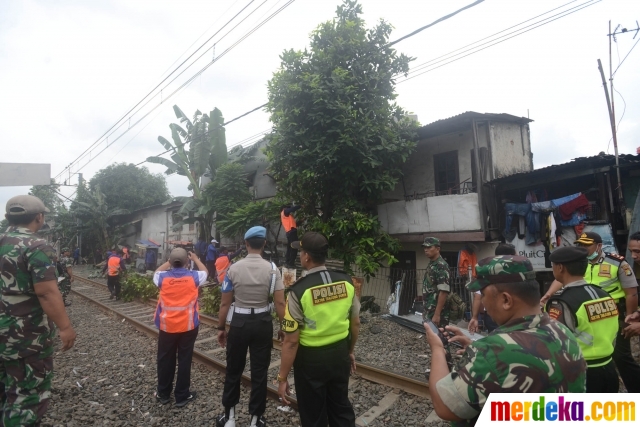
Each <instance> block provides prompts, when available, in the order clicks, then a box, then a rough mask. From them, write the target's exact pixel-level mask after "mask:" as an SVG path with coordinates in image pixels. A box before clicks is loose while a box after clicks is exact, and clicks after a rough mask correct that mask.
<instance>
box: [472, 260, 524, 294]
mask: <svg viewBox="0 0 640 427" xmlns="http://www.w3.org/2000/svg"><path fill="white" fill-rule="evenodd" d="M535 278H536V272H535V271H533V266H532V265H531V261H529V259H528V258H526V257H523V256H517V255H499V256H493V257H488V258H483V259H481V260H480V261H478V264H477V265H476V278H475V279H474V280H473V281H471V282H470V283H469V284H468V285H467V289H468V290H470V291H479V290H480V289H483V288H485V287H487V286H489V285H494V284H499V283H510V284H511V283H524V282H528V281H529V280H534V279H535Z"/></svg>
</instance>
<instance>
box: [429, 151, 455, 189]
mask: <svg viewBox="0 0 640 427" xmlns="http://www.w3.org/2000/svg"><path fill="white" fill-rule="evenodd" d="M433 170H434V171H435V182H436V194H437V195H444V194H457V193H458V180H459V174H458V151H448V152H446V153H441V154H435V155H434V156H433Z"/></svg>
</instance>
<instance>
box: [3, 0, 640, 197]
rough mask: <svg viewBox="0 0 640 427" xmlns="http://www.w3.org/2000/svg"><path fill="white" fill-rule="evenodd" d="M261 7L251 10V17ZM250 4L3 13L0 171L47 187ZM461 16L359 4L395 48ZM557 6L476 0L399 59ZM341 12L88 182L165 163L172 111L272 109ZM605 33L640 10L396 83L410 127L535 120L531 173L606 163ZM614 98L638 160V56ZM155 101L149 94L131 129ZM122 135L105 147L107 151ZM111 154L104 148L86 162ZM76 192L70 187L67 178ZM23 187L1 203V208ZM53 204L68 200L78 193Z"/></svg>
mask: <svg viewBox="0 0 640 427" xmlns="http://www.w3.org/2000/svg"><path fill="white" fill-rule="evenodd" d="M262 1H264V0H256V1H255V2H254V3H253V4H252V5H251V6H250V7H249V9H248V10H252V9H253V8H254V7H255V6H257V5H258V4H260V3H262ZM585 1H586V0H579V1H576V2H574V3H572V5H571V6H576V5H579V4H581V3H584V2H585ZM248 2H249V0H216V1H213V0H209V1H197V0H181V1H169V0H148V1H143V0H112V1H99V0H92V1H90V2H87V1H83V0H58V1H49V0H42V1H34V0H2V1H0V97H1V99H2V103H1V104H0V125H1V128H2V133H3V135H2V151H1V152H2V157H0V161H3V162H25V163H26V162H29V163H51V165H52V173H53V175H57V174H58V173H59V172H61V171H62V170H63V169H64V167H65V166H66V165H67V164H69V163H70V162H71V161H72V160H73V159H75V158H76V157H77V156H78V155H80V154H81V153H82V152H83V151H84V150H85V149H86V148H87V147H88V146H89V145H90V144H92V143H93V142H94V141H96V140H97V139H98V138H99V137H100V136H101V135H102V134H103V133H104V132H105V131H107V129H108V128H109V127H111V126H112V125H113V124H114V123H115V122H116V120H118V119H119V118H120V117H121V116H123V115H124V113H125V112H127V111H128V110H129V109H130V108H131V107H132V106H133V105H135V104H136V103H137V102H138V101H139V100H140V99H141V98H142V97H143V96H144V95H146V94H147V92H148V91H149V90H151V89H152V88H153V87H154V86H155V85H156V84H158V83H159V82H160V80H161V79H162V78H163V77H164V76H165V75H166V74H167V71H168V70H169V69H172V68H173V67H175V65H177V63H175V61H176V60H178V59H179V58H182V59H184V58H186V56H187V55H184V53H185V52H189V53H191V52H192V51H193V50H195V48H196V47H198V46H199V45H200V44H202V43H203V42H204V40H206V39H207V38H208V37H210V36H211V35H212V34H213V33H214V32H215V31H216V30H217V29H219V28H220V26H221V25H222V24H223V23H224V22H226V21H227V20H228V19H230V17H231V16H233V14H235V13H236V12H237V11H239V10H240V9H241V8H242V7H244V6H245V5H246V4H247V3H248ZM471 2H472V0H448V1H434V0H416V1H411V0H394V1H389V0H361V4H362V5H363V8H364V12H365V19H366V20H367V23H368V24H369V25H373V24H375V22H376V21H377V20H378V19H379V18H384V19H385V20H387V21H388V22H390V23H391V24H392V25H393V26H394V27H395V30H394V32H393V34H392V37H391V39H392V40H395V39H397V38H399V37H401V36H403V35H405V34H407V33H410V32H411V31H413V30H415V29H417V28H419V27H421V26H423V25H426V24H428V23H430V22H432V21H434V20H435V19H437V18H439V17H441V16H443V15H446V14H448V13H450V12H453V11H454V10H456V9H458V8H460V7H462V6H464V5H466V4H469V3H471ZM567 2H569V0H564V1H563V0H528V1H525V0H517V1H516V0H486V1H485V2H484V3H481V4H479V5H478V6H476V7H474V8H472V9H469V10H466V11H464V12H462V13H461V14H459V15H457V16H455V17H453V18H451V19H449V20H448V21H445V22H443V23H440V24H438V25H436V26H435V27H432V28H430V29H427V30H425V31H424V32H422V33H420V34H419V35H416V36H414V37H412V38H410V39H408V40H406V41H403V42H401V43H399V44H397V45H396V48H397V49H398V50H399V51H400V52H403V53H406V54H408V55H410V56H413V57H415V58H417V59H416V61H414V63H413V64H414V66H415V65H419V64H421V63H423V62H425V61H428V60H430V59H433V58H435V57H438V56H440V55H443V54H445V53H448V52H450V51H452V50H455V49H458V48H460V47H462V46H464V45H466V44H468V43H472V42H474V41H476V40H478V39H481V38H483V37H486V36H489V35H491V34H493V33H495V32H498V31H500V30H503V29H505V28H507V27H510V26H512V25H515V24H517V23H519V22H521V21H524V20H525V19H529V18H532V17H534V16H536V15H538V14H541V13H543V12H546V11H548V10H550V9H553V8H555V7H558V6H561V5H563V4H565V3H567ZM284 3H285V0H266V3H265V4H264V5H263V6H262V7H261V8H260V9H258V11H257V12H256V13H255V14H254V15H252V16H251V17H250V18H248V19H247V21H245V23H244V24H243V25H241V26H240V27H238V28H237V29H236V30H234V31H233V32H232V33H231V34H229V35H228V36H227V37H226V38H225V39H224V40H222V41H221V42H220V43H218V44H217V45H216V52H217V54H220V53H221V52H222V51H224V50H225V49H226V48H228V47H229V46H231V45H232V44H233V43H234V42H235V41H236V40H238V39H239V38H240V37H241V36H242V35H244V34H245V33H246V32H247V31H248V30H249V29H250V28H252V27H253V26H254V25H255V24H256V23H257V22H259V21H261V20H262V18H261V17H263V16H268V15H265V13H266V12H267V11H268V10H270V8H272V9H271V11H270V12H269V14H271V13H272V12H273V11H275V10H276V9H277V8H279V7H280V6H282V5H283V4H284ZM338 4H339V1H338V0H296V1H295V2H294V3H293V4H291V5H290V6H289V7H288V8H286V9H285V10H284V11H283V12H282V13H280V14H278V15H277V16H276V17H275V18H274V19H273V20H271V21H270V22H269V23H267V24H266V25H265V26H263V27H262V28H261V29H259V30H258V31H257V32H256V33H254V34H253V35H251V36H250V37H249V38H247V39H246V40H245V41H244V42H242V43H241V44H239V45H238V46H237V47H236V48H234V49H233V50H232V51H230V52H229V54H227V55H226V56H225V57H223V58H221V59H220V61H219V62H217V63H215V64H214V65H213V66H212V67H210V68H209V69H208V70H207V71H205V72H204V73H203V74H202V75H201V76H200V77H198V78H196V80H195V81H194V82H193V83H192V84H191V85H190V86H189V87H188V88H187V89H186V90H184V91H182V92H180V93H179V94H177V95H175V96H173V97H172V98H170V99H168V100H166V101H165V103H164V104H162V105H161V106H160V108H158V109H157V110H155V111H154V112H153V113H151V114H150V115H149V116H148V117H147V118H146V119H145V120H143V121H142V122H141V123H140V124H139V125H137V126H136V127H134V128H132V129H131V130H130V131H129V133H127V134H126V135H124V136H123V137H122V138H121V139H120V140H118V141H117V142H116V143H114V144H113V145H112V146H111V147H109V148H108V149H107V150H106V151H105V152H104V153H103V154H101V155H100V156H97V157H96V158H95V160H93V161H92V162H91V163H89V164H88V165H87V166H86V167H85V168H84V169H83V170H82V171H81V172H82V173H84V177H85V179H90V178H91V176H92V175H93V174H94V173H95V172H96V171H97V170H99V169H101V168H103V167H105V166H107V165H109V164H111V163H113V162H116V161H117V162H122V161H125V162H131V163H138V162H141V161H143V160H144V159H145V158H146V157H147V156H150V155H156V154H158V153H160V152H162V151H164V149H163V147H162V146H161V145H160V143H159V142H158V141H157V137H158V135H163V136H165V137H167V138H169V137H170V135H171V134H170V131H169V128H168V125H169V123H171V122H173V121H176V119H175V116H174V115H173V111H172V108H171V107H172V106H173V105H174V104H178V105H179V106H180V107H181V108H182V110H183V111H184V112H185V113H186V114H188V115H192V114H193V112H194V111H195V110H196V109H200V110H201V111H203V112H208V111H210V110H211V109H213V107H218V108H220V109H221V110H222V112H223V114H224V116H225V119H227V120H228V119H231V118H233V117H236V116H237V115H240V114H242V113H244V112H246V111H248V110H250V109H252V108H254V107H257V106H259V105H261V104H262V103H264V102H266V99H267V89H266V85H267V81H268V80H269V79H270V77H271V75H272V73H273V72H274V71H275V70H276V69H277V67H278V66H279V62H280V61H279V54H280V53H281V52H282V51H283V50H285V49H289V48H294V49H302V48H304V47H305V46H306V45H307V43H308V35H309V33H310V32H311V31H312V30H313V29H314V28H315V27H316V26H317V25H318V24H319V23H320V22H322V21H325V20H328V19H331V18H332V17H333V16H334V14H335V9H336V6H337V5H338ZM243 16H244V15H243ZM609 19H610V20H611V21H612V23H613V26H614V27H615V26H616V25H617V24H622V26H623V27H627V28H632V27H635V21H636V19H638V20H640V1H637V0H603V1H601V2H599V3H597V4H595V5H593V6H591V7H588V8H586V9H584V10H581V11H578V12H577V13H574V14H572V15H569V16H567V17H565V18H562V19H559V20H557V21H555V22H553V23H550V24H548V25H545V26H542V27H540V28H537V29H535V30H533V31H530V32H528V33H526V34H524V35H522V36H519V37H516V38H513V39H511V40H508V41H506V42H504V43H502V44H499V45H497V46H493V47H490V48H488V49H486V50H484V51H482V52H480V53H477V54H475V55H471V56H469V57H467V58H464V59H462V60H460V61H457V62H454V63H452V64H449V65H446V66H444V67H442V68H439V69H437V70H435V71H433V72H429V73H427V74H424V75H422V76H420V77H417V78H414V79H412V80H409V81H407V82H405V83H401V84H399V85H398V87H397V91H398V94H399V97H398V102H399V104H400V105H401V106H403V107H404V108H405V109H407V110H408V111H411V112H414V113H415V114H417V115H418V118H419V120H420V122H421V123H422V124H427V123H430V122H432V121H435V120H439V119H442V118H447V117H450V116H453V115H456V114H459V113H462V112H464V111H469V110H471V111H477V112H481V113H484V112H491V113H509V114H513V115H519V116H527V113H529V115H530V117H531V118H532V119H533V120H534V122H533V123H531V138H532V146H533V152H534V165H535V167H536V168H539V167H543V166H547V165H550V164H554V163H563V162H567V161H570V160H571V159H572V158H575V157H581V156H592V155H596V154H598V153H599V152H600V151H608V152H609V153H613V145H611V146H609V147H608V141H609V140H610V138H611V129H610V126H609V119H608V114H607V109H606V104H605V99H604V92H603V90H602V86H601V80H600V75H599V73H598V70H597V63H596V60H597V59H598V58H601V59H602V61H603V63H604V64H605V69H606V71H607V76H608V38H607V37H606V34H607V32H608V31H607V30H608V20H609ZM216 21H217V22H216ZM228 28H230V27H228ZM225 32H226V30H224V31H223V32H222V33H220V35H218V36H217V37H216V38H215V39H214V40H217V38H218V37H220V36H221V35H222V34H224V33H225ZM632 37H633V35H631V34H625V35H620V36H618V44H617V45H616V44H614V50H613V52H614V53H613V58H614V68H615V66H617V64H618V58H620V59H622V58H623V57H624V56H625V55H626V54H627V52H629V49H631V47H632V46H633V44H634V43H635V42H636V41H637V40H638V39H639V38H640V35H639V36H638V37H636V40H633V39H632ZM196 40H198V42H197V43H195V44H194V42H196ZM192 44H194V45H193V46H192V47H191V48H190V49H189V46H191V45H192ZM618 51H619V57H618ZM211 57H212V53H211V52H210V51H209V52H208V53H207V54H206V55H205V56H204V57H203V58H202V59H201V60H200V61H199V62H198V63H197V64H196V65H195V66H193V67H192V68H190V69H189V70H187V71H186V72H185V73H184V74H183V75H182V76H181V77H180V78H178V79H177V80H176V82H175V83H174V84H172V85H171V86H169V87H168V88H167V89H165V90H164V91H163V93H162V97H163V98H164V99H166V96H167V95H168V94H169V93H171V92H173V90H174V89H175V88H177V86H179V85H180V84H182V83H183V82H184V81H186V80H187V79H188V78H189V77H191V76H192V75H193V74H195V73H196V71H198V70H199V69H200V68H201V67H202V66H204V65H205V64H206V63H207V62H208V61H209V60H210V58H211ZM172 64H173V67H172ZM399 80H402V79H399ZM614 83H615V87H616V89H617V90H618V91H619V92H620V93H621V94H622V96H623V97H624V99H625V100H626V102H627V108H626V112H625V115H624V118H623V119H622V122H621V124H620V128H619V134H618V135H619V136H618V140H619V150H620V152H621V153H634V154H635V151H636V147H638V146H640V126H639V121H640V104H639V103H638V102H634V101H636V100H637V99H638V98H640V48H636V49H635V50H634V51H633V52H632V53H631V54H630V55H629V57H628V58H627V60H626V61H625V62H624V64H623V65H622V66H621V67H620V69H619V71H618V73H617V74H616V76H615V80H614ZM159 101H160V96H159V95H158V96H156V97H155V98H153V99H152V102H151V103H150V104H149V105H148V106H147V107H145V108H144V109H143V110H142V111H141V112H140V113H139V114H137V115H136V116H134V117H133V118H132V120H131V123H134V122H135V121H137V120H138V119H139V118H140V117H141V116H142V115H143V114H145V113H146V112H148V111H149V110H150V108H151V107H152V106H155V105H156V104H157V103H158V102H159ZM615 102H616V112H617V117H618V119H619V118H620V116H621V113H622V110H623V108H624V107H623V102H622V100H621V98H620V96H619V95H617V94H616V98H615ZM125 128H126V126H125V127H124V128H122V129H121V130H120V131H118V132H117V133H115V134H114V135H113V136H111V137H110V138H109V140H110V142H112V141H113V140H114V139H115V137H117V136H118V135H119V134H120V133H121V131H122V130H124V129H125ZM268 128H269V122H268V115H267V114H266V113H265V112H263V111H260V112H256V113H253V114H251V115H250V116H248V117H246V118H244V119H241V120H240V121H238V122H236V123H232V124H230V125H228V126H227V145H232V144H234V143H236V142H239V141H241V140H243V139H245V138H248V137H250V136H252V135H254V134H257V133H259V132H261V131H264V130H266V129H268ZM105 146H106V143H105V142H103V143H101V144H100V145H99V146H98V149H97V150H95V152H97V151H99V150H101V149H102V148H104V147H105ZM148 167H149V169H150V170H151V171H153V172H163V171H164V168H163V167H161V166H159V165H148ZM76 170H77V168H76V169H74V172H75V171H76ZM65 178H68V176H66V177H65ZM71 180H72V181H73V183H76V182H77V176H72V177H71ZM167 181H168V184H169V190H170V192H171V193H172V195H187V190H186V187H187V184H188V182H187V180H186V179H185V178H183V177H179V176H172V177H168V179H167ZM28 188H29V187H2V188H0V206H4V205H5V203H6V201H7V199H9V198H10V197H12V196H13V195H16V194H24V193H26V191H27V190H28ZM63 192H64V194H66V195H70V194H71V193H72V192H73V188H72V187H68V188H66V189H65V190H63Z"/></svg>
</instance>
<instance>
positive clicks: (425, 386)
mask: <svg viewBox="0 0 640 427" xmlns="http://www.w3.org/2000/svg"><path fill="white" fill-rule="evenodd" d="M74 277H75V278H77V279H80V280H82V281H84V282H87V283H91V284H95V285H99V286H102V287H106V285H104V284H102V283H100V282H96V281H95V280H91V279H87V278H85V277H82V276H74ZM72 290H73V289H72ZM147 303H148V304H152V303H153V305H155V304H156V302H155V300H149V301H148V302H147ZM200 320H201V322H202V323H203V324H206V325H209V326H217V325H218V318H217V317H214V316H209V315H206V314H200ZM133 321H135V319H133ZM145 327H147V326H146V325H145ZM273 348H274V349H276V350H281V349H282V345H281V343H280V341H279V340H278V339H277V338H274V339H273ZM195 355H196V352H195V351H194V357H195ZM202 355H203V356H204V357H206V358H209V359H211V358H210V357H209V356H207V355H206V354H203V353H202ZM212 360H215V359H212ZM356 365H357V367H356V374H357V375H358V376H360V377H361V378H363V379H365V380H368V381H371V382H373V383H376V384H381V385H385V386H388V387H393V388H397V389H400V390H402V391H404V392H406V393H409V394H412V395H415V396H419V397H426V398H429V399H430V398H431V394H430V392H429V383H428V382H427V381H424V380H421V379H418V378H416V377H412V376H409V375H404V374H400V373H397V372H393V371H388V370H385V369H380V368H377V367H375V366H372V365H369V364H366V363H362V362H357V363H356ZM220 372H225V371H224V369H223V370H222V371H220ZM247 378H248V377H247ZM244 380H245V378H244V377H243V381H244ZM249 384H250V383H249ZM276 395H277V393H276Z"/></svg>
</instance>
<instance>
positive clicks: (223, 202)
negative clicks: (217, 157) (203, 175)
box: [203, 163, 253, 223]
mask: <svg viewBox="0 0 640 427" xmlns="http://www.w3.org/2000/svg"><path fill="white" fill-rule="evenodd" d="M203 196H204V199H205V200H206V203H207V205H208V206H210V207H211V208H212V209H213V210H214V211H215V212H216V223H217V222H218V221H220V220H224V219H225V218H226V216H227V215H228V214H229V213H231V212H233V211H235V210H236V209H239V208H242V207H244V206H245V205H246V204H248V203H249V202H250V201H251V200H252V199H253V197H252V195H251V192H250V191H249V187H248V186H247V176H246V174H245V172H244V168H243V167H242V165H240V164H238V163H227V164H224V165H222V166H220V167H219V168H218V171H217V172H216V177H215V178H214V180H213V181H212V182H211V183H210V184H209V185H207V186H206V187H205V189H204V192H203Z"/></svg>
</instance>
